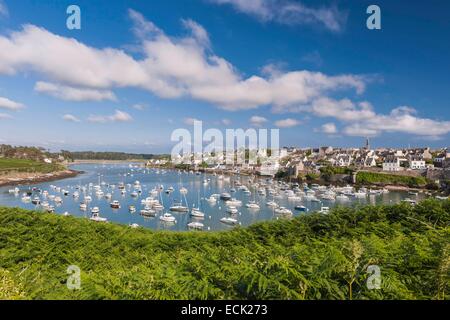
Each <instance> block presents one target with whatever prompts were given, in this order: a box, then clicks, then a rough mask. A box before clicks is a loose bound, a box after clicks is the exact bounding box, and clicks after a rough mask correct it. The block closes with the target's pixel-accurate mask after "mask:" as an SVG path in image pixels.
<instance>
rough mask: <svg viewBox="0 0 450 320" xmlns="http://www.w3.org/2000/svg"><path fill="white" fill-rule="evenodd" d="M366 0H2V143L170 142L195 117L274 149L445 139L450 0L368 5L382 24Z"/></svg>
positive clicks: (124, 147) (115, 146) (109, 145)
mask: <svg viewBox="0 0 450 320" xmlns="http://www.w3.org/2000/svg"><path fill="white" fill-rule="evenodd" d="M70 4H76V5H78V6H79V7H80V8H81V23H82V28H81V30H68V29H67V27H66V19H67V14H66V8H67V7H68V6H69V5H70ZM370 4H372V1H360V0H359V1H356V0H355V1H321V2H320V3H319V1H293V0H285V1H278V0H256V1H250V0H248V1H242V0H192V1H175V0H170V1H121V0H116V1H81V0H79V1H44V0H42V1H32V0H17V1H12V0H0V143H11V144H27V145H34V144H37V145H41V146H44V147H48V148H51V149H54V150H59V149H61V148H64V149H69V150H87V149H93V150H116V151H129V152H147V153H150V152H168V151H170V149H171V147H172V145H173V143H172V142H170V135H171V133H172V131H173V130H174V129H176V128H180V127H185V128H190V123H191V121H192V120H193V119H198V120H202V121H203V123H204V127H205V128H209V127H213V128H219V129H223V130H224V129H226V128H251V127H255V128H260V127H262V128H280V137H281V144H282V145H295V146H302V147H307V146H318V145H334V146H360V145H362V144H363V142H364V137H365V136H370V137H371V141H372V145H374V146H394V147H395V146H408V145H411V146H422V145H428V146H432V147H440V146H447V145H448V144H449V143H448V142H449V138H450V134H449V133H450V111H449V110H450V108H449V105H448V104H449V101H450V90H449V87H450V63H449V60H448V57H449V56H450V41H448V39H450V20H449V19H448V12H450V3H448V2H447V1H427V2H424V1H408V2H407V4H406V3H405V2H404V1H377V4H378V5H379V6H380V8H381V17H382V29H381V30H368V29H367V28H366V19H367V17H368V14H366V8H367V7H368V6H369V5H370Z"/></svg>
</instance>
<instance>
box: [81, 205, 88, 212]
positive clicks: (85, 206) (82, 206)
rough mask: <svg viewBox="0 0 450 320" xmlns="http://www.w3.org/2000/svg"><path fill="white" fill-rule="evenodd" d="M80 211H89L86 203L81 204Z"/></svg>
mask: <svg viewBox="0 0 450 320" xmlns="http://www.w3.org/2000/svg"><path fill="white" fill-rule="evenodd" d="M80 210H82V211H86V210H87V204H86V203H80Z"/></svg>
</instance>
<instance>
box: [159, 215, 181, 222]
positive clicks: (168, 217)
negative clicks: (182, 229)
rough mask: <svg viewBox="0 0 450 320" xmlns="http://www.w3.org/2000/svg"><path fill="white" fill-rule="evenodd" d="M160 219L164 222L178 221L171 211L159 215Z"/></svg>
mask: <svg viewBox="0 0 450 320" xmlns="http://www.w3.org/2000/svg"><path fill="white" fill-rule="evenodd" d="M159 220H161V221H163V222H169V223H176V222H177V220H176V219H175V217H174V216H173V215H171V214H170V213H164V214H163V215H162V216H160V217H159Z"/></svg>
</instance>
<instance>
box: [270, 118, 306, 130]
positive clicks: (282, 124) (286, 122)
mask: <svg viewBox="0 0 450 320" xmlns="http://www.w3.org/2000/svg"><path fill="white" fill-rule="evenodd" d="M300 123H301V122H300V121H299V120H296V119H292V118H287V119H283V120H278V121H275V125H276V126H277V127H278V128H292V127H296V126H298V125H299V124H300Z"/></svg>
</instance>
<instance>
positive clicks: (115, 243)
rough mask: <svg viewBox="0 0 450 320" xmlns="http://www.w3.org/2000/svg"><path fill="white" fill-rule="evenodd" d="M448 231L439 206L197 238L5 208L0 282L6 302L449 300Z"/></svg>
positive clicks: (367, 211) (344, 212)
mask: <svg viewBox="0 0 450 320" xmlns="http://www.w3.org/2000/svg"><path fill="white" fill-rule="evenodd" d="M449 222H450V201H437V200H427V201H424V202H422V203H419V204H418V205H417V206H415V207H412V206H410V205H407V204H400V205H394V206H366V207H358V208H348V207H347V208H344V207H343V208H336V209H334V210H332V212H330V213H329V214H328V215H322V214H319V213H311V214H308V215H302V216H300V217H296V218H294V219H292V220H283V219H281V220H279V221H273V222H262V223H258V224H255V225H252V226H250V227H248V228H236V229H234V230H231V231H228V232H200V233H199V232H167V231H151V230H145V229H131V228H129V227H128V226H124V225H115V224H112V223H111V224H96V223H92V222H90V221H88V220H86V219H82V218H75V217H63V216H60V215H54V214H43V213H38V212H31V211H26V210H22V209H17V208H0V256H1V259H0V271H1V272H3V273H2V274H1V275H0V277H1V279H5V280H1V281H3V282H2V283H4V285H3V286H4V287H2V289H3V288H7V290H8V291H6V292H9V293H12V295H9V294H8V295H7V296H6V298H11V297H17V296H18V297H24V298H26V299H350V298H353V299H450V294H449V291H448V290H449V288H448V273H449V263H448V261H449V260H450V257H449V254H450V245H449V238H450V227H449ZM69 265H77V266H79V267H80V269H81V289H80V290H75V291H70V290H68V289H67V287H66V281H67V277H68V275H67V272H66V270H67V267H68V266H69ZM368 265H379V266H380V267H381V270H382V273H381V276H382V279H383V281H382V287H381V289H380V290H369V289H368V288H367V286H366V280H367V276H368V274H367V270H366V269H367V266H368ZM2 270H5V271H2ZM5 275H6V276H5ZM5 284H6V285H5ZM1 291H2V290H0V292H1ZM3 297H4V296H3Z"/></svg>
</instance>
